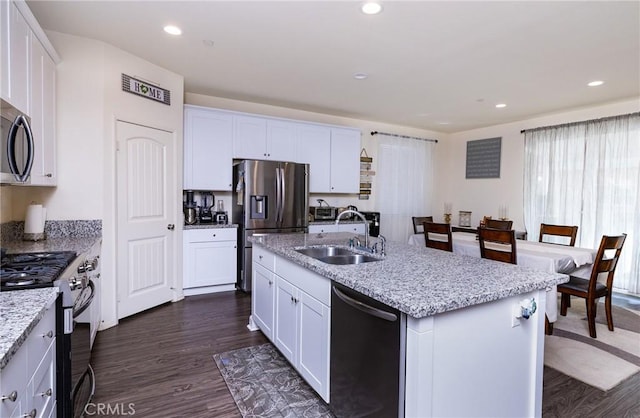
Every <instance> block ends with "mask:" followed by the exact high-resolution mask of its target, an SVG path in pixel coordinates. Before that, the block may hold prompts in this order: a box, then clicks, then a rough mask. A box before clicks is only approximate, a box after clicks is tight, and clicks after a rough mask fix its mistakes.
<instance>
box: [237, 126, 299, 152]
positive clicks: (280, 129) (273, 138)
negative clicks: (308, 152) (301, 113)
mask: <svg viewBox="0 0 640 418" xmlns="http://www.w3.org/2000/svg"><path fill="white" fill-rule="evenodd" d="M295 126H296V124H295V123H293V122H287V121H279V120H271V119H265V118H260V117H253V116H234V138H233V156H234V158H244V159H251V160H272V161H294V159H295V155H296V154H295V145H296V136H295Z"/></svg>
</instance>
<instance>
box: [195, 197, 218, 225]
mask: <svg viewBox="0 0 640 418" xmlns="http://www.w3.org/2000/svg"><path fill="white" fill-rule="evenodd" d="M208 196H211V204H209V202H208V199H207V197H208ZM214 200H215V196H214V195H213V193H210V192H203V193H202V206H200V216H199V218H200V223H201V224H210V223H212V222H213V221H214V219H213V218H214V216H213V203H214Z"/></svg>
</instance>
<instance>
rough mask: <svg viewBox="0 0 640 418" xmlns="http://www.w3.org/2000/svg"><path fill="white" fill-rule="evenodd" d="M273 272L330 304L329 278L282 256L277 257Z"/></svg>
mask: <svg viewBox="0 0 640 418" xmlns="http://www.w3.org/2000/svg"><path fill="white" fill-rule="evenodd" d="M275 272H276V274H277V275H278V276H280V277H284V278H285V279H287V280H288V281H289V282H290V283H291V284H293V285H294V286H296V287H297V288H298V289H300V290H302V291H304V292H306V293H307V294H309V295H310V296H313V297H314V298H316V299H318V300H319V301H320V302H322V303H324V304H325V305H327V306H331V280H329V279H327V278H326V277H323V276H321V275H319V274H317V273H314V272H312V271H310V270H307V269H305V268H304V267H301V266H299V265H298V264H295V263H292V262H291V261H289V260H285V259H284V258H282V257H278V259H277V263H276V270H275Z"/></svg>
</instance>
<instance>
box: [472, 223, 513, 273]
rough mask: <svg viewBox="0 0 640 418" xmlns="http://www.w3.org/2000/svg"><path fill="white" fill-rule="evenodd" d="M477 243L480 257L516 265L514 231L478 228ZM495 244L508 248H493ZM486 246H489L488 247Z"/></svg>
mask: <svg viewBox="0 0 640 418" xmlns="http://www.w3.org/2000/svg"><path fill="white" fill-rule="evenodd" d="M478 241H479V243H480V257H482V258H488V259H490V260H496V261H503V262H505V263H511V264H516V260H517V256H516V234H515V231H514V230H512V229H511V230H509V231H504V230H501V229H493V228H478ZM496 243H497V244H503V245H504V246H505V247H506V246H508V247H509V248H508V249H507V248H504V249H502V248H500V249H498V248H495V246H494V245H492V244H496ZM486 244H489V247H487V245H486Z"/></svg>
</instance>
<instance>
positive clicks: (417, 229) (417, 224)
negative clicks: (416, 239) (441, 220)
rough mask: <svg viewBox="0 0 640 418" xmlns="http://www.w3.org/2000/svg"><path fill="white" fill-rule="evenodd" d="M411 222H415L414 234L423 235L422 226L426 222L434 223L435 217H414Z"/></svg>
mask: <svg viewBox="0 0 640 418" xmlns="http://www.w3.org/2000/svg"><path fill="white" fill-rule="evenodd" d="M411 220H412V221H413V233H414V234H422V233H423V232H424V229H423V228H422V224H423V223H425V222H433V216H413V217H411Z"/></svg>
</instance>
